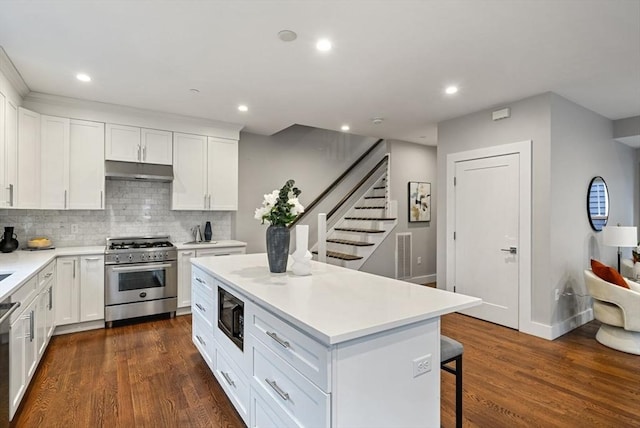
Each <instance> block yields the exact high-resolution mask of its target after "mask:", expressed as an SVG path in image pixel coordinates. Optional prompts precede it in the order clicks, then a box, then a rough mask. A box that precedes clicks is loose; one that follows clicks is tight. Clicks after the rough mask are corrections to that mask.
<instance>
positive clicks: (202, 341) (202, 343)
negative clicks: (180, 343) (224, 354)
mask: <svg viewBox="0 0 640 428" xmlns="http://www.w3.org/2000/svg"><path fill="white" fill-rule="evenodd" d="M196 339H198V342H200V344H201V345H202V346H207V344H206V342H205V341H204V340H202V338H201V337H200V336H198V335H197V334H196Z"/></svg>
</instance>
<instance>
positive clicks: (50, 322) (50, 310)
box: [45, 281, 56, 342]
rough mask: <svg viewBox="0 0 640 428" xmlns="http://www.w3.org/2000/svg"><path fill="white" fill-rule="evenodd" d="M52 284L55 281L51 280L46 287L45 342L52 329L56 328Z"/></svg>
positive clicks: (51, 334)
mask: <svg viewBox="0 0 640 428" xmlns="http://www.w3.org/2000/svg"><path fill="white" fill-rule="evenodd" d="M54 285H55V282H54V281H51V283H50V284H49V286H48V287H47V290H46V292H47V313H46V320H45V327H46V334H47V342H48V341H49V339H51V336H53V330H55V328H56V320H55V306H54V297H53V293H54V291H53V290H54Z"/></svg>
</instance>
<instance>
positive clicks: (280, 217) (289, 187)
mask: <svg viewBox="0 0 640 428" xmlns="http://www.w3.org/2000/svg"><path fill="white" fill-rule="evenodd" d="M295 184H296V183H295V181H294V180H287V182H286V183H285V184H284V186H282V189H280V190H278V189H276V190H274V191H273V192H271V193H267V194H266V195H264V201H263V202H262V206H260V207H258V208H256V212H255V215H254V218H255V219H256V220H260V221H261V222H262V224H264V223H267V224H270V225H274V226H286V225H288V224H290V223H291V222H293V220H295V219H296V217H297V216H298V215H299V214H302V213H303V212H304V207H303V206H302V205H301V204H300V201H298V196H300V193H302V191H301V190H300V189H298V188H297V187H295Z"/></svg>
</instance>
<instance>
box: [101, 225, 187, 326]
mask: <svg viewBox="0 0 640 428" xmlns="http://www.w3.org/2000/svg"><path fill="white" fill-rule="evenodd" d="M177 260H178V252H177V250H176V247H175V246H174V245H173V244H172V243H171V242H170V241H169V237H168V236H150V237H122V238H107V249H106V251H105V269H104V282H105V288H104V298H105V299H104V300H105V310H104V315H105V321H106V322H107V326H108V327H111V326H112V324H113V321H116V320H121V319H126V318H133V317H140V316H145V315H154V314H161V313H166V312H168V313H170V314H171V316H175V313H176V309H177V306H178V269H177V263H178V262H177Z"/></svg>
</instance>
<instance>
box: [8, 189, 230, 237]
mask: <svg viewBox="0 0 640 428" xmlns="http://www.w3.org/2000/svg"><path fill="white" fill-rule="evenodd" d="M105 203H106V209H105V210H104V211H93V210H20V209H17V210H8V209H4V210H0V228H1V229H0V234H2V233H3V232H4V227H5V226H14V227H15V229H14V233H15V234H16V235H17V239H18V241H19V242H20V248H22V247H24V246H25V244H26V242H27V240H29V239H31V238H33V237H36V236H46V237H48V238H49V239H51V240H52V241H53V244H54V245H55V246H57V247H71V246H84V245H104V244H105V239H106V238H107V237H114V236H146V235H167V234H168V235H169V236H170V237H171V240H173V241H174V242H186V241H191V240H192V239H193V235H192V234H191V228H193V227H194V226H195V225H200V227H201V230H202V234H203V235H204V224H205V222H206V221H210V222H211V229H212V235H213V239H217V240H222V239H231V238H232V236H231V223H232V215H233V214H232V212H228V211H171V210H170V206H171V193H170V184H169V183H159V182H150V181H120V180H107V181H106V198H105ZM76 228H77V231H76Z"/></svg>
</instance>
